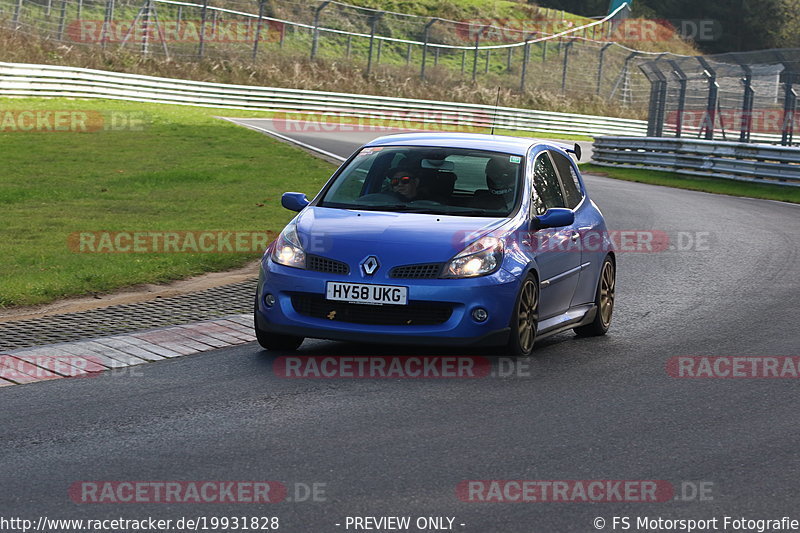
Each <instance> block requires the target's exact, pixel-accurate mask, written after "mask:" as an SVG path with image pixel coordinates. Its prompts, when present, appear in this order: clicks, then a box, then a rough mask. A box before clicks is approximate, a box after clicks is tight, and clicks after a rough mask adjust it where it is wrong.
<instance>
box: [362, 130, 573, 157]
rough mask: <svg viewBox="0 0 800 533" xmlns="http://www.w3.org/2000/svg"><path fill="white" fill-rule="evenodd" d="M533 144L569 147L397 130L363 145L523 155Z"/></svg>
mask: <svg viewBox="0 0 800 533" xmlns="http://www.w3.org/2000/svg"><path fill="white" fill-rule="evenodd" d="M537 144H541V145H547V146H555V147H557V148H561V149H562V150H565V149H567V148H571V147H570V146H569V145H565V144H562V143H558V142H553V141H550V140H548V139H536V138H533V137H510V136H507V135H487V134H482V133H456V132H436V133H430V132H425V133H398V134H394V135H385V136H383V137H378V138H377V139H374V140H372V141H370V142H369V143H367V144H366V145H365V146H432V147H438V148H468V149H473V150H488V151H490V152H504V153H508V154H514V155H523V156H524V155H526V154H527V152H528V150H529V149H530V148H531V147H532V146H534V145H537Z"/></svg>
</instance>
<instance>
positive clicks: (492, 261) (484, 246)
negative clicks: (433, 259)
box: [443, 237, 503, 278]
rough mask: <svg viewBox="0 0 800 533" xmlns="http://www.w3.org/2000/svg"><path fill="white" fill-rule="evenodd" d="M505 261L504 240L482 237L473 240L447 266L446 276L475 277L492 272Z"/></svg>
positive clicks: (444, 275)
mask: <svg viewBox="0 0 800 533" xmlns="http://www.w3.org/2000/svg"><path fill="white" fill-rule="evenodd" d="M502 262H503V241H501V240H500V239H498V238H497V237H482V238H480V239H478V240H477V241H475V242H473V243H472V244H470V245H469V246H467V247H466V248H464V250H462V251H461V253H459V254H458V255H457V256H455V257H454V258H453V259H451V260H450V263H449V264H448V265H447V266H446V267H445V269H444V274H443V277H445V278H473V277H476V276H485V275H486V274H491V273H492V272H494V271H495V270H497V269H498V268H500V264H501V263H502Z"/></svg>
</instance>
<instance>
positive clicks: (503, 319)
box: [255, 257, 519, 346]
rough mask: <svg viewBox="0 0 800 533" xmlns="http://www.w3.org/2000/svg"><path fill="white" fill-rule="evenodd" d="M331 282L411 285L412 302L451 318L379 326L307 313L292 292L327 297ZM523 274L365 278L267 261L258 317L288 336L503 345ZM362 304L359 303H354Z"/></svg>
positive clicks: (266, 327) (264, 326)
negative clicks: (445, 309) (481, 312)
mask: <svg viewBox="0 0 800 533" xmlns="http://www.w3.org/2000/svg"><path fill="white" fill-rule="evenodd" d="M328 281H343V282H352V283H375V284H380V285H399V286H405V287H408V301H409V304H411V303H414V304H417V305H424V304H425V303H430V304H432V305H433V304H440V305H441V304H446V305H448V306H450V307H451V308H452V312H451V314H450V317H449V318H448V319H447V320H446V321H444V322H442V323H439V324H428V325H377V324H363V323H356V322H347V321H344V320H336V319H335V318H334V319H327V318H320V317H315V316H309V315H308V314H301V313H300V312H298V310H297V309H295V306H294V305H293V303H292V296H293V295H295V296H297V295H315V296H317V297H322V296H324V295H325V292H326V283H327V282H328ZM518 288H519V278H517V277H516V276H514V275H513V274H510V273H509V272H506V271H505V270H502V269H500V270H498V271H497V272H495V273H494V274H491V275H489V276H481V277H477V278H469V279H393V278H388V279H387V278H375V279H369V280H366V279H363V278H358V277H357V276H355V277H354V276H352V275H350V276H347V275H336V274H329V273H324V272H315V271H309V270H301V269H296V268H291V267H286V266H283V265H278V264H276V263H274V262H273V261H272V260H271V259H269V258H268V257H267V258H265V259H263V260H262V263H261V273H260V277H259V285H258V292H257V298H256V312H255V315H256V316H255V320H256V323H257V325H258V327H259V329H261V330H262V331H265V332H272V333H277V334H283V335H297V336H301V337H310V338H319V339H332V340H343V341H354V342H375V343H392V344H419V345H422V344H428V345H450V346H497V345H504V344H506V343H507V341H508V335H509V332H510V323H511V316H512V310H513V308H514V303H515V302H516V297H517V292H518ZM267 294H271V295H272V296H274V297H275V303H274V304H273V305H271V306H267V304H266V303H265V301H264V297H265V296H266V295H267ZM354 305H356V304H354ZM478 307H482V308H483V309H485V310H486V311H487V312H488V318H487V319H486V320H485V321H483V322H478V321H477V320H475V319H474V318H473V317H472V311H473V310H474V309H475V308H478Z"/></svg>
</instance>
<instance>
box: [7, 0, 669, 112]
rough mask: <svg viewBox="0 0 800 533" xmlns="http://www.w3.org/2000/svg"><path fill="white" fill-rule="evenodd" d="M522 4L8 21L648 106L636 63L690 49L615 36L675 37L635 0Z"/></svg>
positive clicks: (191, 4)
mask: <svg viewBox="0 0 800 533" xmlns="http://www.w3.org/2000/svg"><path fill="white" fill-rule="evenodd" d="M520 5H521V6H524V7H521V8H520V9H527V11H526V12H527V13H528V14H527V15H526V16H525V17H524V18H519V19H513V20H512V19H481V20H477V19H473V20H461V21H456V20H448V19H444V18H439V17H422V16H413V15H406V14H402V13H393V12H389V11H381V10H375V9H368V8H362V7H355V6H351V5H347V4H343V3H340V2H335V1H329V0H310V1H307V2H296V1H292V0H212V1H211V2H210V1H209V0H202V1H199V0H194V1H183V0H0V23H4V24H5V25H6V27H10V28H13V29H14V30H15V31H19V32H23V33H26V34H30V35H36V36H39V37H42V38H45V39H48V40H50V41H56V42H62V43H65V44H68V45H70V46H81V45H83V46H95V47H99V48H102V49H106V50H114V49H125V50H127V51H129V52H132V53H136V54H141V55H144V56H154V57H165V58H171V59H172V60H176V61H190V60H196V59H201V58H215V59H224V60H236V61H247V62H254V63H256V64H259V63H269V61H270V60H271V58H273V57H274V56H276V55H282V56H286V57H296V58H305V59H308V58H311V59H316V58H321V59H328V60H333V61H346V62H350V63H355V64H358V65H360V66H361V67H362V68H363V70H364V72H365V73H366V74H367V75H369V74H370V73H380V71H381V69H388V68H393V69H400V70H401V71H402V72H407V73H408V75H416V76H419V77H420V78H422V79H429V78H431V77H432V75H433V73H434V72H436V71H437V70H440V71H443V72H448V73H450V74H457V75H459V76H462V77H463V78H465V79H471V80H473V81H477V80H479V79H480V80H482V81H485V82H487V83H492V84H497V85H498V86H504V87H508V88H513V89H515V90H518V91H520V92H526V91H534V90H536V91H542V92H545V93H548V94H555V95H564V96H568V97H573V98H583V99H587V98H598V99H602V100H605V101H608V102H614V103H617V104H619V105H622V106H626V107H628V108H631V109H633V110H634V111H636V110H640V111H641V113H642V114H643V113H644V111H645V110H646V108H647V104H648V101H649V89H650V86H649V84H648V82H647V78H646V77H645V76H644V75H643V74H642V72H641V71H640V70H639V69H638V68H636V66H637V65H638V64H640V63H641V62H643V61H646V60H649V59H652V58H653V57H657V56H659V57H661V56H666V57H674V58H678V57H681V56H675V55H673V54H655V53H652V52H645V51H639V50H634V49H631V48H628V47H626V46H622V45H620V44H618V43H617V42H615V41H618V40H623V41H626V42H630V40H631V39H633V40H637V39H644V40H658V39H661V38H672V37H674V36H673V35H672V34H671V33H669V32H667V33H668V35H666V36H665V34H663V28H662V27H661V26H659V25H658V24H656V23H655V22H654V21H633V19H629V15H630V8H629V6H628V4H627V3H625V4H623V5H621V6H620V7H619V8H617V9H616V10H615V11H614V12H613V13H612V14H610V15H609V16H606V17H603V18H601V19H599V20H592V19H586V18H581V17H576V16H574V15H570V14H565V13H564V12H563V11H557V10H552V9H547V8H540V7H536V6H526V5H525V4H520ZM670 36H672V37H670ZM403 69H405V70H403ZM629 114H631V113H629ZM634 114H635V113H634Z"/></svg>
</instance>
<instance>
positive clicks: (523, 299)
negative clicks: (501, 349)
mask: <svg viewBox="0 0 800 533" xmlns="http://www.w3.org/2000/svg"><path fill="white" fill-rule="evenodd" d="M535 283H536V282H535V281H534V280H532V279H527V280H526V281H525V284H524V285H523V286H522V293H521V294H520V298H519V311H518V313H517V320H518V322H517V330H518V334H519V346H520V348H521V349H522V352H523V353H528V352H530V351H531V349H532V348H533V341H534V340H535V338H536V319H537V309H538V305H539V291H538V290H537V289H536V284H535Z"/></svg>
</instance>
